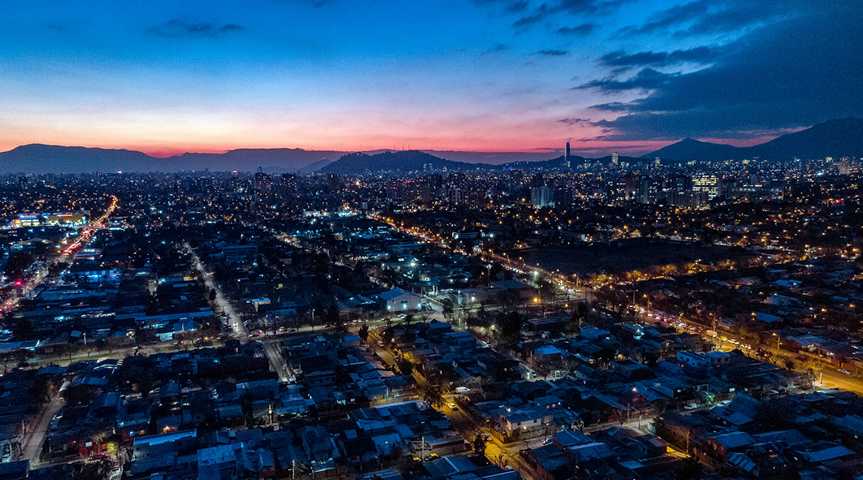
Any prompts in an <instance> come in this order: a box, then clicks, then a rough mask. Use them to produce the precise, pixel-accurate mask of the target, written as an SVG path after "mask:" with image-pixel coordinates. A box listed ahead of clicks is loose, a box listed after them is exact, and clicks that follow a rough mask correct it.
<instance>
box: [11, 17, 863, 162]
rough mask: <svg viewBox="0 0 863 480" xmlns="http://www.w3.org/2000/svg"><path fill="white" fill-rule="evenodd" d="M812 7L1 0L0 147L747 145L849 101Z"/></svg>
mask: <svg viewBox="0 0 863 480" xmlns="http://www.w3.org/2000/svg"><path fill="white" fill-rule="evenodd" d="M815 3H816V2H806V1H803V0H784V1H778V0H776V1H774V0H762V1H759V2H751V1H743V0H715V1H709V2H708V1H707V0H691V1H681V2H668V1H652V0H545V1H531V0H462V1H455V0H449V1H421V2H403V1H400V2H395V1H383V0H378V1H362V0H353V1H348V0H246V1H208V2H205V1H198V0H192V1H189V0H187V1H182V2H181V1H160V0H154V1H124V2H108V1H98V0H97V1H86V2H84V1H42V0H27V1H19V0H12V1H7V2H4V11H3V13H2V16H3V19H4V20H5V22H4V28H2V29H0V101H2V103H3V105H4V108H3V109H2V111H0V148H2V149H6V148H11V147H13V146H15V145H18V144H23V143H31V142H42V143H60V144H84V145H98V146H109V147H119V146H122V147H129V148H140V149H143V150H146V151H149V152H155V153H171V152H176V151H185V150H198V151H201V150H210V151H212V150H224V149H227V148H233V147H256V146H257V147H267V146H269V147H272V146H296V147H303V148H315V149H342V150H364V149H378V148H423V149H446V150H475V151H536V150H543V149H550V150H551V149H556V148H559V146H560V144H562V143H563V141H564V140H565V139H566V138H569V137H572V138H573V141H574V144H575V146H576V148H577V149H580V150H584V151H585V152H597V151H609V150H620V151H639V150H647V149H650V148H653V147H654V146H656V145H658V144H662V143H666V142H668V141H671V140H675V139H677V138H680V137H683V136H696V137H700V138H711V139H720V140H723V141H730V142H735V143H747V142H752V141H756V140H759V139H763V138H765V137H769V136H770V135H775V134H776V133H780V132H783V131H786V130H788V129H794V128H800V127H803V126H807V125H809V124H811V123H815V122H818V121H822V120H826V119H828V118H834V117H838V116H848V115H855V114H859V109H860V108H861V101H863V100H861V98H859V97H861V96H860V95H859V94H858V93H857V90H856V87H855V85H859V82H860V81H861V80H863V75H861V68H863V67H861V66H860V62H859V59H858V60H856V61H855V60H854V59H855V58H856V56H859V53H860V50H861V48H860V45H861V43H859V42H860V40H861V39H860V36H861V35H860V34H859V33H857V30H859V28H858V25H859V22H860V20H861V11H863V7H861V6H860V3H859V2H852V1H844V0H838V1H835V2H829V5H815ZM855 53H856V54H858V55H856V56H855Z"/></svg>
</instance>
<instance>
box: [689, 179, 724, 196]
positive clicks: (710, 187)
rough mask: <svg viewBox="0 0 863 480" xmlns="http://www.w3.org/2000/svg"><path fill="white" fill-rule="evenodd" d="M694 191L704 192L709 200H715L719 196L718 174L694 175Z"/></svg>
mask: <svg viewBox="0 0 863 480" xmlns="http://www.w3.org/2000/svg"><path fill="white" fill-rule="evenodd" d="M692 191H693V192H695V193H703V194H705V195H706V196H707V199H708V200H713V199H714V198H716V197H717V196H719V179H718V178H716V175H706V174H702V175H696V176H694V177H692Z"/></svg>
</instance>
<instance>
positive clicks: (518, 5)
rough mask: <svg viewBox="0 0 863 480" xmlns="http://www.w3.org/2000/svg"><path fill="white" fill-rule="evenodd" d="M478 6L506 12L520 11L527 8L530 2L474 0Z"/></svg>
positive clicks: (521, 0)
mask: <svg viewBox="0 0 863 480" xmlns="http://www.w3.org/2000/svg"><path fill="white" fill-rule="evenodd" d="M474 3H475V4H477V5H480V6H491V7H494V8H500V9H502V10H503V11H505V12H507V13H520V12H523V11H525V10H527V7H528V6H529V5H530V2H528V1H527V0H474Z"/></svg>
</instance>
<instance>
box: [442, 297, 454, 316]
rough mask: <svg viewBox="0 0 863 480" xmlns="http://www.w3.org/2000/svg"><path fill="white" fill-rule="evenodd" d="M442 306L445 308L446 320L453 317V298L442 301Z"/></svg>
mask: <svg viewBox="0 0 863 480" xmlns="http://www.w3.org/2000/svg"><path fill="white" fill-rule="evenodd" d="M441 305H442V306H443V316H444V318H446V319H449V318H450V317H452V312H453V305H452V299H451V298H445V299H443V300H442V301H441Z"/></svg>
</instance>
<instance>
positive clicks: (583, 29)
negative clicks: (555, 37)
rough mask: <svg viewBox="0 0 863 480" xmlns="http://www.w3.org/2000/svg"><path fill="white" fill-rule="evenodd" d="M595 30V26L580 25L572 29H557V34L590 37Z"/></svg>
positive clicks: (589, 24)
mask: <svg viewBox="0 0 863 480" xmlns="http://www.w3.org/2000/svg"><path fill="white" fill-rule="evenodd" d="M595 28H596V25H594V24H592V23H582V24H581V25H575V26H573V27H560V28H558V29H557V33H559V34H561V35H572V36H585V35H590V33H591V32H593V30H594V29H595Z"/></svg>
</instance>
